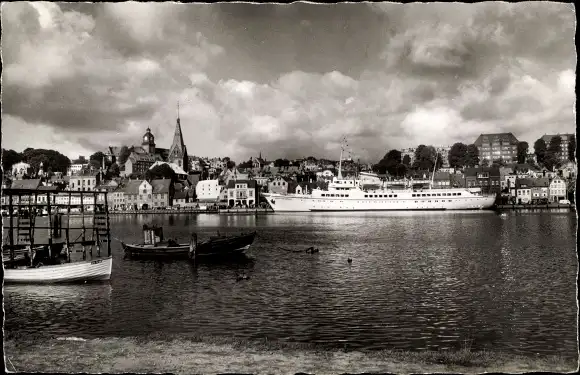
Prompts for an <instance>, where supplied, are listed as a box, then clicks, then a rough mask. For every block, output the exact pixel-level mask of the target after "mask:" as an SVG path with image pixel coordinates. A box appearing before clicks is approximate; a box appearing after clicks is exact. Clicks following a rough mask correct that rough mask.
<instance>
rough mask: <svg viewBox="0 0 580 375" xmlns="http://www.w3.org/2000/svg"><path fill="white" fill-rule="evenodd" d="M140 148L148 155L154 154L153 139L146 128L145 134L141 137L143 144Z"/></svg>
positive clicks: (149, 130)
mask: <svg viewBox="0 0 580 375" xmlns="http://www.w3.org/2000/svg"><path fill="white" fill-rule="evenodd" d="M141 146H142V147H143V148H144V149H145V151H147V152H148V153H149V154H154V153H155V137H154V136H153V134H151V129H149V128H147V132H146V133H145V134H144V135H143V142H142V143H141Z"/></svg>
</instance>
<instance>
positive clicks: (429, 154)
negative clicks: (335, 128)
mask: <svg viewBox="0 0 580 375" xmlns="http://www.w3.org/2000/svg"><path fill="white" fill-rule="evenodd" d="M528 151H529V145H528V143H527V142H519V143H518V144H517V149H516V154H517V162H518V163H519V164H523V163H528V164H532V165H535V164H536V163H535V162H534V160H533V158H529V157H528V155H529V154H528ZM575 151H576V137H575V136H574V135H572V136H571V138H570V141H569V144H568V155H567V156H568V160H570V161H574V160H575ZM561 152H562V137H560V136H554V137H552V139H551V140H550V143H549V145H546V142H545V141H544V140H543V139H542V138H540V139H538V140H537V141H536V142H535V143H534V154H535V156H536V159H537V163H538V164H539V165H542V166H544V167H546V168H547V169H549V170H552V169H553V168H554V167H556V168H558V167H560V166H561V164H562V159H561V158H560V154H561ZM441 156H442V155H441V154H440V153H438V152H437V150H436V149H435V147H433V146H426V145H419V146H418V147H417V148H416V149H415V153H414V158H413V163H411V158H410V157H409V155H405V156H402V153H401V151H399V150H394V149H393V150H390V151H388V152H387V153H386V154H385V156H384V157H383V158H382V159H381V160H380V161H379V162H378V163H377V164H375V165H373V171H374V172H376V173H379V174H385V173H388V174H390V175H391V176H395V177H404V176H406V175H407V174H408V173H409V172H412V171H419V170H423V171H424V170H429V171H432V170H438V169H440V168H441V167H442V165H443V158H442V157H441ZM447 156H448V162H449V166H450V167H451V168H455V169H462V168H465V167H468V168H472V167H475V166H479V165H481V166H484V167H487V166H498V167H499V166H505V165H506V164H507V163H506V161H505V160H503V159H501V158H498V159H495V160H492V161H491V162H490V161H489V160H487V159H483V160H480V155H479V149H478V148H477V146H476V145H475V144H470V145H466V144H464V143H461V142H458V143H455V144H453V146H451V149H450V150H449V152H448V155H447ZM436 161H437V165H435V162H436Z"/></svg>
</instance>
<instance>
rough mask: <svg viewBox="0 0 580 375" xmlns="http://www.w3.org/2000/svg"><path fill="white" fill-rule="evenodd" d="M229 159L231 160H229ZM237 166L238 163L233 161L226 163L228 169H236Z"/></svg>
mask: <svg viewBox="0 0 580 375" xmlns="http://www.w3.org/2000/svg"><path fill="white" fill-rule="evenodd" d="M228 159H229V158H228ZM235 166H236V162H235V161H233V160H228V161H227V162H226V168H227V169H234V167H235Z"/></svg>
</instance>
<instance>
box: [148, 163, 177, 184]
mask: <svg viewBox="0 0 580 375" xmlns="http://www.w3.org/2000/svg"><path fill="white" fill-rule="evenodd" d="M145 178H146V179H148V180H156V179H161V178H166V179H170V180H171V181H177V174H176V173H175V171H174V170H173V169H172V168H171V167H170V166H169V165H167V164H161V165H158V166H156V167H153V168H151V169H149V170H148V171H147V172H145Z"/></svg>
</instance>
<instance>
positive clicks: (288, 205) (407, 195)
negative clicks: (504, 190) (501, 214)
mask: <svg viewBox="0 0 580 375" xmlns="http://www.w3.org/2000/svg"><path fill="white" fill-rule="evenodd" d="M343 151H344V149H342V150H341V153H340V161H339V167H338V177H334V178H333V180H332V182H330V183H329V184H328V190H321V189H314V190H313V191H312V192H311V194H273V193H263V196H264V197H265V198H266V200H267V201H268V203H269V204H270V206H271V207H272V209H273V210H274V211H276V212H278V211H280V212H289V211H290V212H292V211H293V212H308V211H390V210H404V211H406V210H481V209H487V208H491V207H493V205H494V203H495V196H489V195H483V194H482V193H481V189H480V188H470V189H466V188H444V189H433V177H432V178H431V183H430V185H429V187H428V188H426V189H423V188H420V189H414V188H412V187H406V188H404V189H402V190H400V189H393V188H391V189H389V188H388V186H385V185H383V184H381V185H383V186H381V187H379V188H372V189H368V188H366V187H365V186H364V184H363V183H364V181H363V180H361V179H344V178H342V173H341V172H342V170H341V169H342V152H343ZM374 176H375V177H376V178H377V179H378V176H376V175H374Z"/></svg>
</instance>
